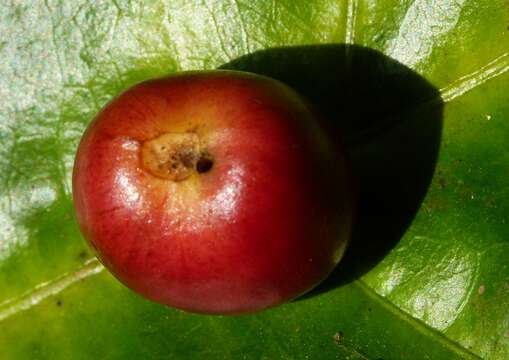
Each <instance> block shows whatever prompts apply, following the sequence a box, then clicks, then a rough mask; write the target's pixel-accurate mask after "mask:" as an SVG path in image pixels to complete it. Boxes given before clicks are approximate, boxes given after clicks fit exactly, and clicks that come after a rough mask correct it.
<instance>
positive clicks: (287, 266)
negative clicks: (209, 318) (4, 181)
mask: <svg viewBox="0 0 509 360" xmlns="http://www.w3.org/2000/svg"><path fill="white" fill-rule="evenodd" d="M349 181H350V178H349V174H348V169H347V167H346V161H345V158H344V157H343V155H340V154H337V153H336V150H335V147H334V146H333V145H332V144H331V143H330V141H329V140H328V138H327V137H326V135H325V133H324V132H323V131H322V130H321V129H320V128H319V125H318V122H317V120H316V119H315V117H314V115H313V113H312V112H311V110H310V109H309V107H308V105H307V104H306V102H305V101H304V100H303V99H302V98H300V97H299V95H298V94H296V93H295V92H294V91H293V90H291V89H290V88H288V87H287V86H285V85H283V84H282V83H280V82H277V81H275V80H272V79H269V78H266V77H261V76H257V75H252V74H247V73H241V72H231V71H214V72H201V73H200V72H192V73H183V74H179V75H173V76H170V77H167V78H163V79H159V80H151V81H147V82H144V83H141V84H139V85H136V86H135V87H133V88H131V89H130V90H128V91H126V92H125V93H123V94H122V95H120V97H118V98H117V99H115V100H114V101H112V102H111V103H110V104H109V105H107V106H106V108H105V109H104V110H103V111H102V112H101V113H100V114H99V115H98V116H97V117H96V119H95V120H94V121H93V123H92V124H91V126H90V127H89V129H88V130H87V131H86V133H85V135H84V137H83V139H82V141H81V144H80V146H79V149H78V153H77V157H76V163H75V170H74V175H73V196H74V201H75V206H76V210H77V215H78V221H79V223H80V226H81V229H82V231H83V233H84V234H85V237H86V238H87V239H88V241H89V242H90V243H91V244H92V246H93V247H94V248H95V249H96V250H97V253H98V256H99V258H100V259H101V260H102V262H103V263H104V264H105V265H106V266H107V267H108V268H109V269H110V270H111V271H112V272H113V274H115V275H116V276H117V277H118V278H119V279H120V280H121V281H122V282H123V283H125V284H126V285H128V286H129V287H131V288H132V289H135V290H136V291H138V292H139V293H141V294H143V295H145V296H146V297H148V298H150V299H153V300H155V301H158V302H161V303H163V304H167V305H171V306H174V307H177V308H181V309H185V310H189V311H195V312H205V313H220V314H230V313H231V314H238V313H245V312H253V311H256V310H260V309H264V308H266V307H270V306H274V305H277V304H280V303H282V302H285V301H288V300H290V299H292V298H295V297H296V296H298V295H300V294H302V293H304V292H306V291H307V290H309V289H311V288H312V287H314V286H315V285H317V284H318V283H319V282H320V281H321V280H323V279H324V278H325V277H326V276H327V275H328V274H329V273H330V271H331V270H332V269H333V268H334V266H335V265H336V264H337V263H338V261H339V260H340V258H341V256H342V254H343V252H344V249H345V245H346V243H347V240H348V238H349V235H350V230H351V222H352V194H351V190H350V183H349Z"/></svg>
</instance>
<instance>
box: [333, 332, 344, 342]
mask: <svg viewBox="0 0 509 360" xmlns="http://www.w3.org/2000/svg"><path fill="white" fill-rule="evenodd" d="M333 338H334V342H335V343H336V344H337V345H339V344H341V342H342V341H343V333H342V332H341V331H338V332H337V333H335V334H334V337H333Z"/></svg>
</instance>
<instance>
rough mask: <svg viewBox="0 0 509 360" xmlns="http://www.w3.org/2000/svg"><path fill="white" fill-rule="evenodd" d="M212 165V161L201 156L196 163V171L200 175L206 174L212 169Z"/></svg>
mask: <svg viewBox="0 0 509 360" xmlns="http://www.w3.org/2000/svg"><path fill="white" fill-rule="evenodd" d="M213 164H214V163H213V162H212V159H210V158H208V157H205V156H202V157H201V158H200V160H198V162H197V163H196V171H198V172H199V173H200V174H201V173H204V172H207V171H209V170H210V169H212V165H213Z"/></svg>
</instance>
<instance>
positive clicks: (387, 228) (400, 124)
mask: <svg viewBox="0 0 509 360" xmlns="http://www.w3.org/2000/svg"><path fill="white" fill-rule="evenodd" d="M221 68H222V69H231V70H242V71H249V72H253V73H258V74H262V75H266V76H270V77H272V78H275V79H278V80H280V81H282V82H284V83H286V84H288V85H290V86H291V87H293V88H294V89H296V90H297V91H298V92H300V93H301V94H303V95H304V96H306V97H307V98H308V99H309V100H310V101H311V103H312V104H313V105H314V106H315V107H316V109H317V110H318V111H319V112H320V113H321V114H322V116H323V119H322V121H323V127H324V128H325V129H326V130H327V132H328V133H329V135H330V136H331V138H332V139H333V140H334V141H335V142H337V143H338V144H344V146H346V149H347V152H348V154H349V156H350V159H351V163H352V168H353V173H354V177H355V179H356V186H357V189H358V209H357V218H356V221H355V223H354V228H353V234H352V239H351V243H350V246H349V248H348V250H347V252H346V254H345V256H344V258H343V260H342V261H341V263H340V264H339V265H338V267H337V268H336V269H335V270H334V272H333V273H332V274H331V275H330V276H329V278H328V279H327V280H326V281H325V282H323V283H322V284H321V285H320V286H318V287H317V288H316V289H315V290H313V291H312V292H310V293H308V294H306V295H305V296H304V297H309V296H313V295H316V294H319V293H322V292H324V291H328V290H329V289H332V288H335V287H337V286H340V285H341V284H343V283H346V282H349V281H352V280H354V279H356V278H357V277H359V276H361V275H363V274H364V273H366V272H367V271H369V270H370V269H372V268H373V267H374V266H375V265H376V264H377V263H379V262H380V261H381V260H382V259H383V257H384V256H385V255H386V254H387V253H388V252H389V251H390V250H391V249H392V248H393V247H394V246H395V245H396V244H397V242H398V241H399V239H400V238H401V237H402V236H403V234H404V233H405V231H406V230H407V228H408V227H409V225H410V223H411V222H412V220H413V219H414V217H415V215H416V213H417V211H418V210H419V207H420V205H421V203H422V200H423V198H424V196H425V194H426V192H427V189H428V186H429V184H430V181H431V178H432V176H433V172H434V169H435V163H436V159H437V155H438V151H439V147H440V138H441V129H442V112H443V111H442V110H443V103H442V102H441V100H440V95H439V93H438V90H437V89H436V88H434V87H433V86H432V85H431V84H430V83H428V82H427V81H426V80H425V79H423V78H422V77H421V76H419V75H418V74H416V73H415V72H414V71H412V70H411V69H409V68H407V67H406V66H404V65H402V64H400V63H398V62H397V61H395V60H393V59H391V58H389V57H387V56H385V55H383V54H381V53H380V52H377V51H375V50H371V49H368V48H364V47H360V46H354V45H311V46H300V47H287V48H273V49H267V50H262V51H258V52H255V53H252V54H249V55H246V56H243V57H240V58H238V59H235V60H233V61H231V62H229V63H227V64H225V65H223V66H221Z"/></svg>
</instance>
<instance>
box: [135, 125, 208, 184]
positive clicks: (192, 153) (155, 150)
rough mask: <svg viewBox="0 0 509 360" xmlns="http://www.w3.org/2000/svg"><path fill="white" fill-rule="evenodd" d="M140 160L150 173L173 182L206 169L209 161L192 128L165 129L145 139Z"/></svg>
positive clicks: (206, 152)
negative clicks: (184, 129)
mask: <svg viewBox="0 0 509 360" xmlns="http://www.w3.org/2000/svg"><path fill="white" fill-rule="evenodd" d="M141 161H142V165H143V167H144V168H145V169H146V170H148V171H149V172H150V173H151V174H152V175H155V176H157V177H160V178H163V179H167V180H172V181H176V182H178V181H182V180H185V179H187V178H189V177H190V176H191V175H193V174H194V173H195V172H198V173H203V172H206V171H209V170H210V169H211V168H212V164H213V159H212V156H211V155H210V154H209V153H208V151H206V150H204V149H202V146H201V144H200V139H199V138H198V135H197V134H196V133H195V132H186V133H165V134H163V135H160V136H158V137H156V138H154V139H151V140H147V141H145V142H144V143H143V145H142V148H141Z"/></svg>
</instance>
